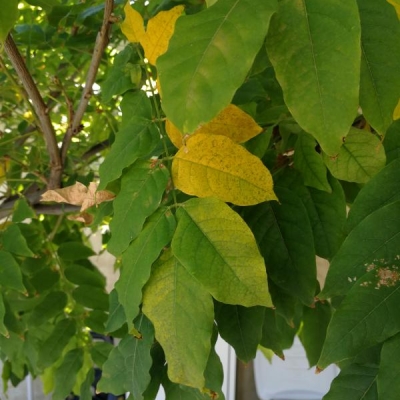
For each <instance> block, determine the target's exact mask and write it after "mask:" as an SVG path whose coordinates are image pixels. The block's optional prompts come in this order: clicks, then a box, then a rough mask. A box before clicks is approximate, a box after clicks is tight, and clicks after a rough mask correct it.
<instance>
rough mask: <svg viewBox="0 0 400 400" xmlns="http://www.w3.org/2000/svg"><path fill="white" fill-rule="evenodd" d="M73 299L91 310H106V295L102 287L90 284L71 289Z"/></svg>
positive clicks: (107, 306)
mask: <svg viewBox="0 0 400 400" xmlns="http://www.w3.org/2000/svg"><path fill="white" fill-rule="evenodd" d="M72 297H73V298H74V300H75V301H76V302H77V303H79V304H81V305H83V306H84V307H87V308H92V309H93V310H102V311H108V308H109V304H108V295H107V293H106V292H105V291H104V289H103V288H99V287H96V286H91V285H81V286H78V287H77V288H75V289H74V290H73V291H72Z"/></svg>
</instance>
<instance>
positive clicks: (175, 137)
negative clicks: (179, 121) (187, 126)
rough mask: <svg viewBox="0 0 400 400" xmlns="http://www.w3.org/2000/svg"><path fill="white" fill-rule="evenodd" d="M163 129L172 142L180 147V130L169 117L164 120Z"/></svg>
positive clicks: (181, 137)
mask: <svg viewBox="0 0 400 400" xmlns="http://www.w3.org/2000/svg"><path fill="white" fill-rule="evenodd" d="M165 130H166V132H167V135H168V137H169V138H170V140H171V142H172V144H173V145H174V146H175V147H177V148H178V149H180V148H181V147H182V145H183V135H182V132H181V131H180V130H179V129H178V128H177V127H176V126H175V125H174V124H173V123H172V122H171V121H170V120H169V119H167V120H166V121H165Z"/></svg>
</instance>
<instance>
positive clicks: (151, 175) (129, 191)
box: [107, 161, 169, 255]
mask: <svg viewBox="0 0 400 400" xmlns="http://www.w3.org/2000/svg"><path fill="white" fill-rule="evenodd" d="M168 179H169V173H168V170H167V169H166V168H165V167H163V166H162V165H152V163H151V162H150V161H140V162H139V161H138V162H137V163H136V164H135V165H133V166H132V167H131V168H130V169H129V170H128V171H127V172H126V173H125V174H124V176H123V177H122V180H121V192H120V193H119V194H118V196H117V197H116V199H115V200H114V218H113V219H112V221H111V223H110V228H111V239H110V241H109V242H108V246H107V248H108V250H109V251H110V252H111V253H113V254H114V255H119V254H121V253H122V252H123V251H124V250H126V248H127V247H128V246H129V243H130V242H131V241H132V240H133V239H135V238H136V237H137V236H138V234H139V233H140V231H141V229H142V227H143V223H144V221H145V220H146V218H147V217H148V216H149V215H151V214H152V213H153V212H154V211H156V209H157V208H158V206H159V205H160V202H161V198H162V195H163V193H164V190H165V188H166V186H167V183H168Z"/></svg>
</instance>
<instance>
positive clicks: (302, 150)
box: [294, 132, 332, 192]
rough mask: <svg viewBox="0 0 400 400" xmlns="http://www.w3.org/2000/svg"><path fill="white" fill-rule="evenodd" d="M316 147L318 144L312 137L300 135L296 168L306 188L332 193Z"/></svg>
mask: <svg viewBox="0 0 400 400" xmlns="http://www.w3.org/2000/svg"><path fill="white" fill-rule="evenodd" d="M316 146H317V142H316V141H315V139H314V138H313V137H312V136H311V135H309V134H307V133H305V132H302V133H300V134H299V135H298V138H297V141H296V146H295V148H294V167H295V168H296V169H297V170H298V171H300V172H301V174H302V176H303V180H304V184H305V185H306V186H311V187H313V188H315V189H319V190H324V191H326V192H331V191H332V189H331V187H330V185H329V182H328V178H327V170H326V166H325V164H324V162H323V160H322V156H321V154H319V153H317V151H316V149H315V147H316Z"/></svg>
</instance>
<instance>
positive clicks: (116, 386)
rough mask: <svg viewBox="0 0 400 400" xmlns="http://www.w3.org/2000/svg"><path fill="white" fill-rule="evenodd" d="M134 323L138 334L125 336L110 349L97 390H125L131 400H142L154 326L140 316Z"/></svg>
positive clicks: (117, 391)
mask: <svg viewBox="0 0 400 400" xmlns="http://www.w3.org/2000/svg"><path fill="white" fill-rule="evenodd" d="M135 324H136V327H137V329H138V330H139V331H140V332H141V334H142V337H141V338H136V337H133V336H126V337H125V338H124V339H122V340H121V342H120V343H119V344H118V346H117V347H116V348H114V349H113V350H112V351H111V353H110V356H109V358H108V360H107V361H106V362H105V363H104V365H103V373H102V378H101V380H100V382H99V384H98V390H100V391H102V392H108V393H123V392H128V391H129V392H130V393H131V394H132V395H133V398H134V399H135V400H143V392H144V391H145V390H146V388H147V386H148V384H149V382H150V374H149V370H150V367H151V365H152V358H151V355H150V349H151V346H152V345H153V341H154V328H153V326H152V324H151V322H150V321H149V320H148V319H147V318H146V317H145V316H144V315H140V316H139V317H138V318H137V319H136V320H135Z"/></svg>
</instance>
